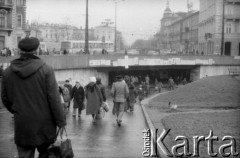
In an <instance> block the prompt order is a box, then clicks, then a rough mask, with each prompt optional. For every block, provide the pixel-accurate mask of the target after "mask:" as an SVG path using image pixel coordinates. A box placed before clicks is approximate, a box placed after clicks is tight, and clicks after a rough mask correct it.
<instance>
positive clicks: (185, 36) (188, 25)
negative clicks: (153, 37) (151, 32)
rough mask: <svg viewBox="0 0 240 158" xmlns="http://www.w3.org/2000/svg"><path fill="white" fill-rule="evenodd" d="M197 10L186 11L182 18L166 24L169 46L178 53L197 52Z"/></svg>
mask: <svg viewBox="0 0 240 158" xmlns="http://www.w3.org/2000/svg"><path fill="white" fill-rule="evenodd" d="M198 18H199V12H194V11H191V12H188V15H187V16H185V17H184V18H182V19H180V20H177V21H175V22H173V23H171V24H169V25H168V31H169V36H168V40H169V47H170V49H171V50H172V51H174V52H176V53H180V54H197V53H198Z"/></svg>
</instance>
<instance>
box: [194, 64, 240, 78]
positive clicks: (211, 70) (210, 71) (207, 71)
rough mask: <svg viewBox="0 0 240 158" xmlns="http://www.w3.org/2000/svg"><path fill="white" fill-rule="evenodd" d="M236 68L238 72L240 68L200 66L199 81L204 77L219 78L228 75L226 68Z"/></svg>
mask: <svg viewBox="0 0 240 158" xmlns="http://www.w3.org/2000/svg"><path fill="white" fill-rule="evenodd" d="M230 67H236V68H237V70H238V72H240V66H201V67H200V72H199V73H200V74H199V75H200V79H201V78H203V77H206V76H219V75H228V74H229V72H228V68H230Z"/></svg>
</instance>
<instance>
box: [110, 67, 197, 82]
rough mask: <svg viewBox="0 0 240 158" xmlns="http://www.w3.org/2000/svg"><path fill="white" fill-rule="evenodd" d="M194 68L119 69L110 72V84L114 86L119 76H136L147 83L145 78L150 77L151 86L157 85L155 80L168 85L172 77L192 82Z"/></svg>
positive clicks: (175, 79)
mask: <svg viewBox="0 0 240 158" xmlns="http://www.w3.org/2000/svg"><path fill="white" fill-rule="evenodd" d="M191 69H193V68H192V67H173V68H170V67H161V68H160V67H150V68H149V67H141V68H131V69H123V68H122V69H117V70H116V71H110V72H109V84H112V83H113V82H114V81H115V77H116V76H117V75H122V76H126V75H127V76H130V77H131V76H134V77H138V80H139V81H140V82H141V81H145V77H146V76H147V75H148V76H149V78H150V84H154V83H155V79H157V80H158V81H162V82H163V83H167V82H168V79H169V78H170V77H172V78H173V79H174V81H177V79H178V80H180V81H182V80H183V79H184V78H186V80H187V81H190V72H191Z"/></svg>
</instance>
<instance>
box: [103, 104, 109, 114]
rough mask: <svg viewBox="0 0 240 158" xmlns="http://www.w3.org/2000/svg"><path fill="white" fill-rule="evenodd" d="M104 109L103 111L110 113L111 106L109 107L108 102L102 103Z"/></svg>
mask: <svg viewBox="0 0 240 158" xmlns="http://www.w3.org/2000/svg"><path fill="white" fill-rule="evenodd" d="M102 107H103V110H104V111H106V112H108V111H109V106H108V103H107V102H103V103H102Z"/></svg>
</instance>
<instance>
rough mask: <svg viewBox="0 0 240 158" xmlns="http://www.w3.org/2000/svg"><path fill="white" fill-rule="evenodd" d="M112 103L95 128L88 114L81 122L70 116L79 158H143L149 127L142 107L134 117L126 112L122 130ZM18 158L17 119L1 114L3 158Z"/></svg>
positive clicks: (71, 135)
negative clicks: (15, 123) (14, 121)
mask: <svg viewBox="0 0 240 158" xmlns="http://www.w3.org/2000/svg"><path fill="white" fill-rule="evenodd" d="M108 103H109V106H110V111H109V112H107V113H105V117H104V118H103V119H102V120H98V121H97V123H96V125H93V124H92V117H91V116H90V115H86V111H85V110H84V111H82V116H81V117H80V118H79V120H76V119H75V118H73V117H72V109H71V111H70V112H69V113H68V115H67V132H68V136H69V138H70V139H71V141H72V145H73V151H74V154H75V158H94V157H96V158H101V157H104V158H118V157H119V158H134V157H135V158H139V157H143V156H142V148H143V139H142V137H143V134H142V131H143V129H145V128H146V127H147V125H146V122H145V118H144V115H143V112H142V109H141V107H140V105H138V104H136V105H135V111H134V112H133V113H131V112H125V113H124V116H123V123H122V126H121V127H118V126H117V124H116V116H114V115H112V113H111V110H112V106H113V105H112V101H110V100H109V101H108ZM71 107H72V106H71ZM36 155H37V154H36ZM14 157H17V152H16V146H15V144H14V138H13V119H12V118H11V114H10V113H8V112H1V111H0V158H14Z"/></svg>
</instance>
